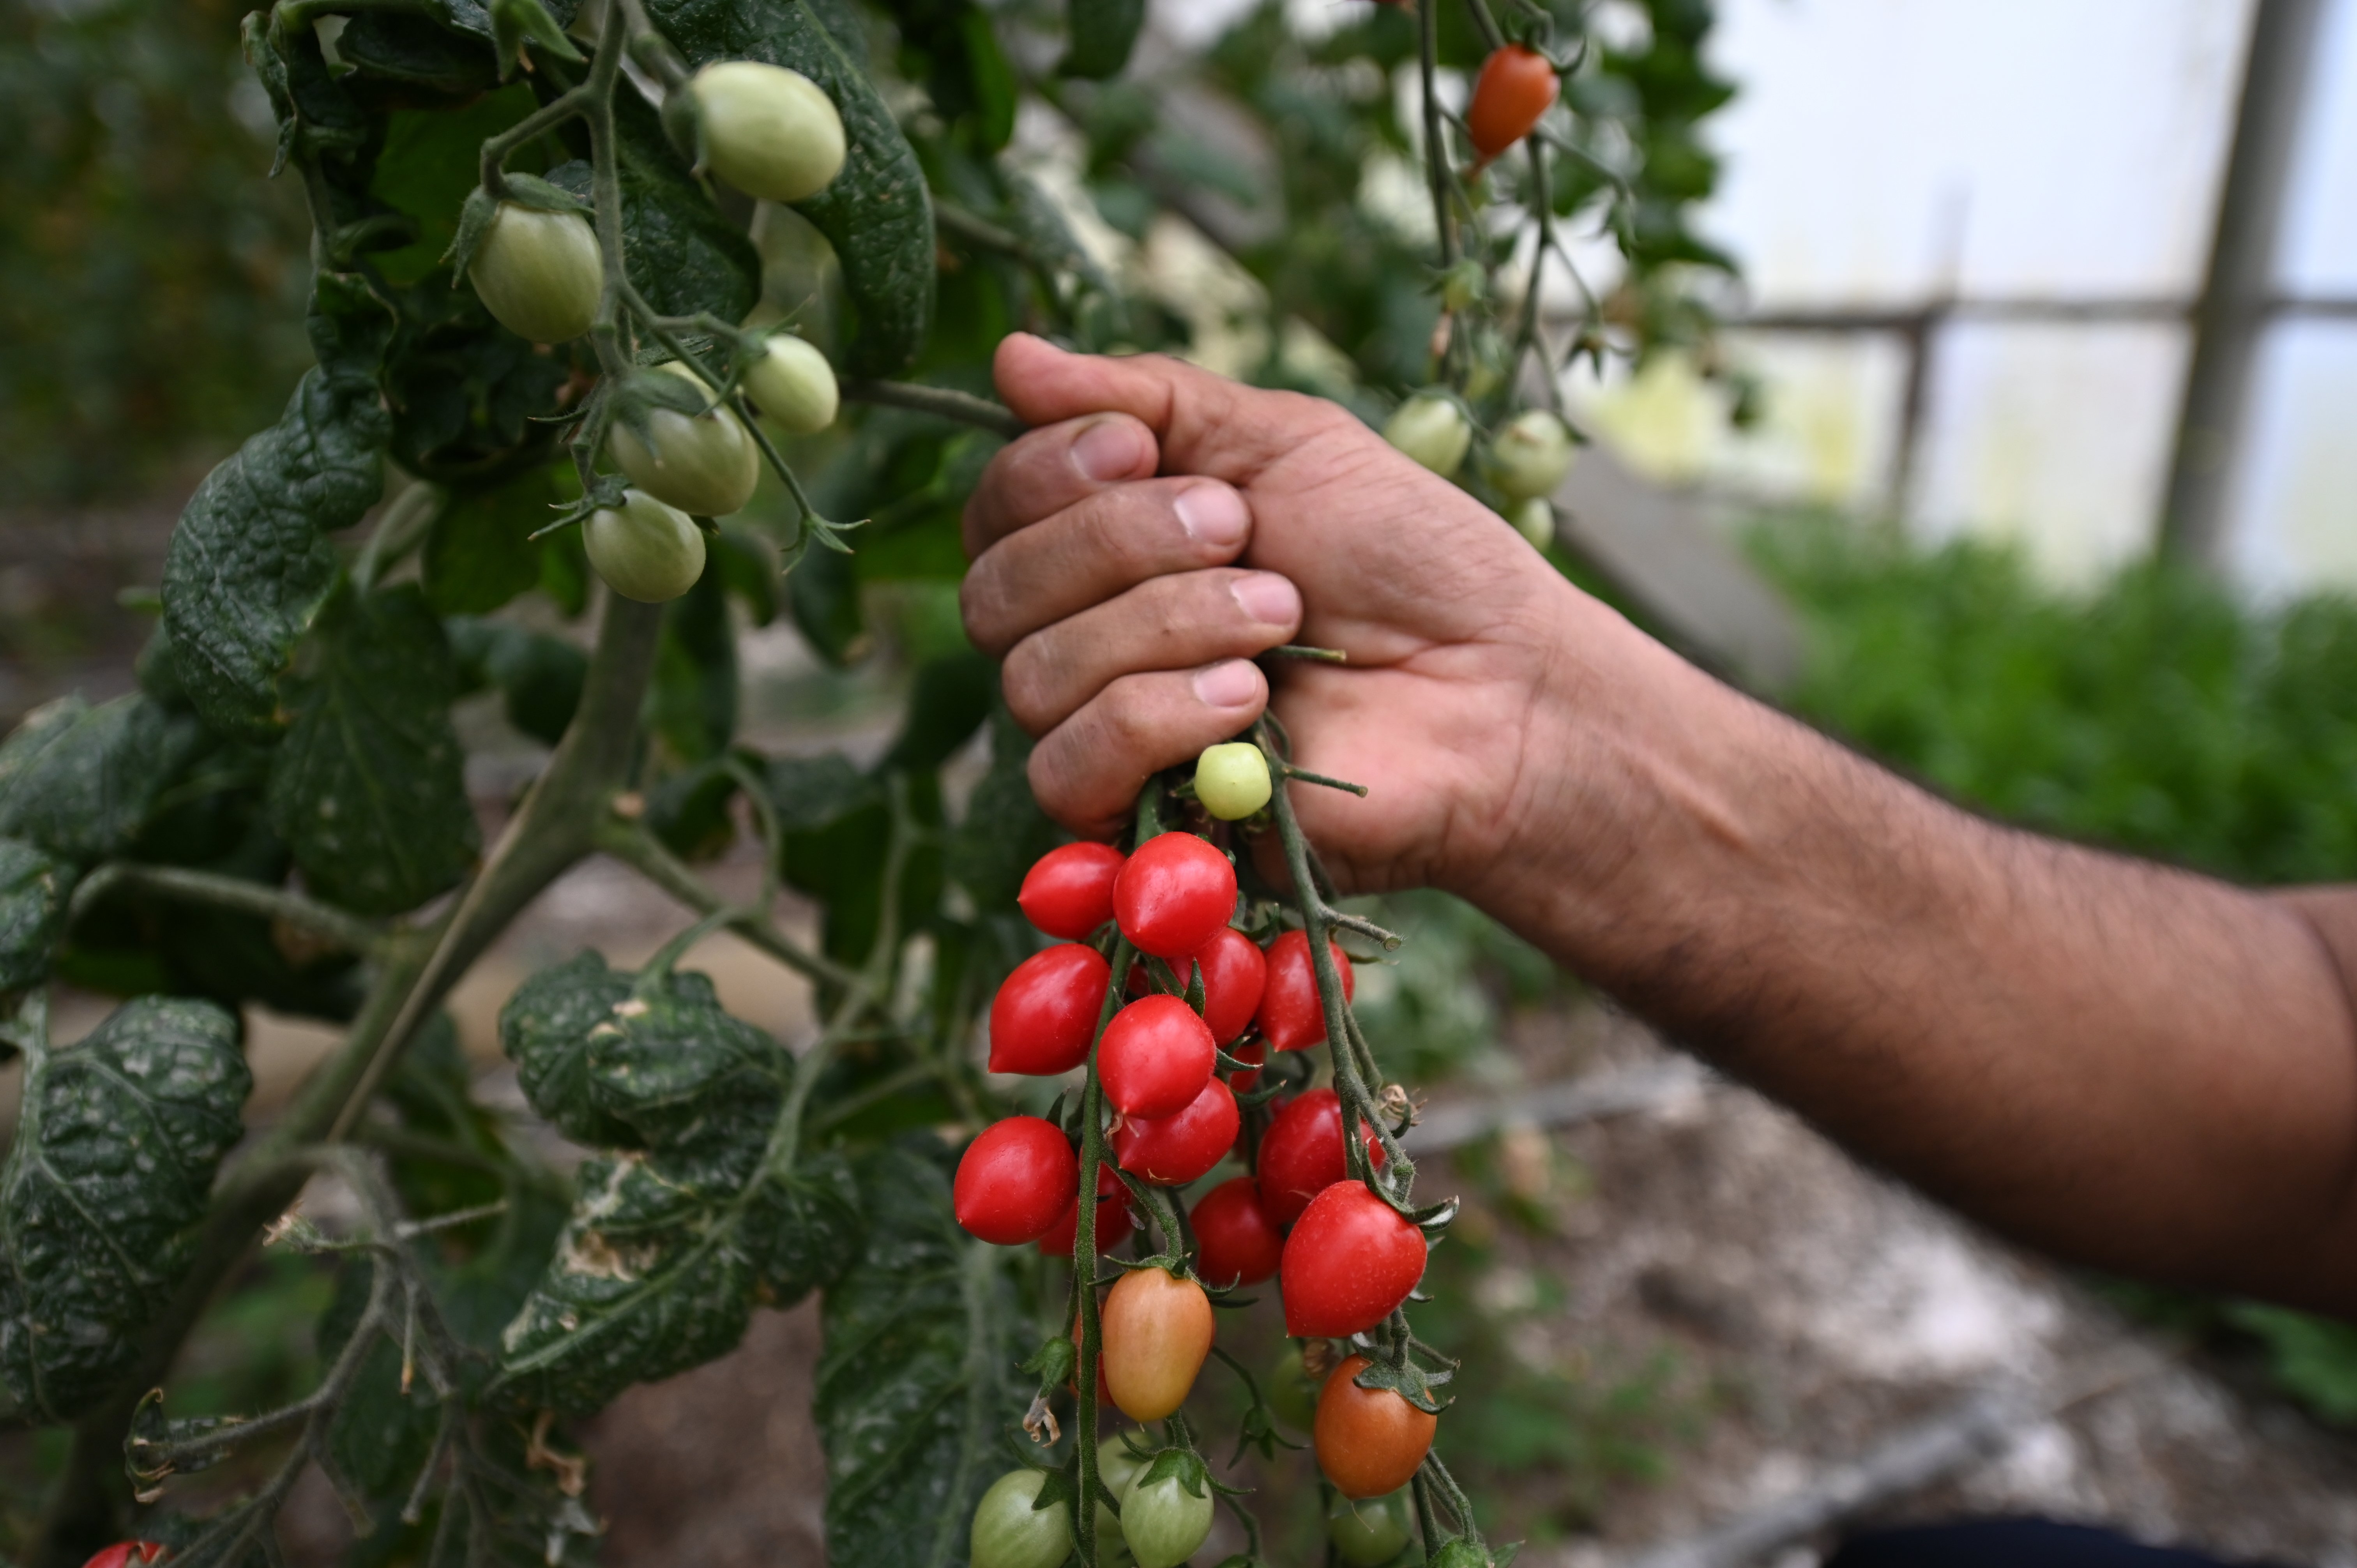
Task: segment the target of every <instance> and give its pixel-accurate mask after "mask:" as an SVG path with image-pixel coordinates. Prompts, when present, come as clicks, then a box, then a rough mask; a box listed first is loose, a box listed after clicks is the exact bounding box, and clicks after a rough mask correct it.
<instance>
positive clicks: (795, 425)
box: [745, 332, 842, 435]
mask: <svg viewBox="0 0 2357 1568" xmlns="http://www.w3.org/2000/svg"><path fill="white" fill-rule="evenodd" d="M745 391H746V392H748V394H750V395H751V397H752V399H753V404H754V406H755V407H757V408H759V410H760V411H761V414H762V417H764V418H766V419H768V420H769V421H770V422H771V423H772V424H776V425H777V426H778V428H780V430H784V431H786V432H788V433H790V434H791V435H815V434H816V433H818V432H819V431H822V430H824V429H825V428H826V427H827V426H828V425H830V424H834V411H835V410H836V409H837V408H838V407H840V406H841V399H842V394H841V393H840V392H838V391H837V390H836V388H835V384H834V366H832V365H830V364H828V363H827V362H826V356H825V355H824V354H822V353H820V352H819V351H818V350H817V349H814V348H813V347H812V346H811V345H810V344H809V343H807V342H805V341H804V340H803V339H802V338H797V337H795V336H794V335H793V334H792V333H791V332H780V333H779V334H778V335H777V336H775V337H774V338H770V341H769V345H768V352H766V353H764V354H763V355H762V356H761V357H760V358H759V359H758V360H754V361H753V363H752V364H751V366H750V367H748V369H747V370H746V371H745Z"/></svg>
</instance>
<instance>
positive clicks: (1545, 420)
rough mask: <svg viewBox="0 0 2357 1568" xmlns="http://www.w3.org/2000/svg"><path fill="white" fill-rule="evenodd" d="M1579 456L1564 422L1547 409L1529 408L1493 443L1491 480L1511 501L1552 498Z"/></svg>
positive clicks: (1513, 419)
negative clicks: (1572, 461) (1574, 458)
mask: <svg viewBox="0 0 2357 1568" xmlns="http://www.w3.org/2000/svg"><path fill="white" fill-rule="evenodd" d="M1577 455H1578V449H1577V447H1575V446H1573V445H1572V442H1571V432H1570V431H1569V430H1568V429H1567V428H1566V427H1565V425H1564V423H1563V421H1562V420H1560V419H1557V418H1556V417H1555V415H1554V414H1552V413H1548V412H1547V411H1546V410H1545V409H1543V408H1527V409H1524V410H1523V412H1522V413H1518V414H1516V415H1514V417H1513V418H1512V419H1511V420H1508V421H1507V422H1506V427H1505V428H1504V429H1503V430H1501V431H1500V432H1498V435H1497V438H1496V439H1495V440H1493V441H1491V443H1490V479H1491V483H1493V484H1495V485H1496V486H1497V487H1498V491H1499V493H1500V494H1501V495H1502V496H1504V497H1505V498H1506V499H1508V500H1517V501H1519V500H1529V499H1533V498H1534V497H1539V496H1551V495H1553V494H1555V489H1556V487H1558V486H1560V485H1561V484H1562V483H1563V477H1564V476H1565V475H1566V474H1568V473H1570V472H1571V460H1572V458H1573V457H1575V456H1577Z"/></svg>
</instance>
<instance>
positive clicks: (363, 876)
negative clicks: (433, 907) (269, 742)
mask: <svg viewBox="0 0 2357 1568" xmlns="http://www.w3.org/2000/svg"><path fill="white" fill-rule="evenodd" d="M307 652H308V653H309V655H310V660H308V664H307V668H306V669H305V670H304V671H302V672H301V674H300V676H299V677H298V678H297V679H296V681H295V682H292V685H293V691H292V693H291V702H290V705H291V706H292V708H293V710H294V723H293V725H292V726H291V727H290V728H289V729H288V731H287V734H286V740H285V745H284V746H281V747H280V748H279V752H278V756H277V757H276V759H275V760H274V763H273V764H272V767H271V770H270V789H269V796H268V806H269V812H270V823H271V826H272V827H273V828H274V830H276V832H277V833H278V834H279V836H280V837H281V838H283V839H285V841H286V844H287V847H288V848H290V849H291V850H293V851H294V854H295V864H296V865H299V866H301V867H302V869H303V875H304V877H305V878H306V879H307V881H308V882H309V883H310V885H311V888H312V890H313V891H314V892H316V893H317V894H318V895H319V896H320V897H323V898H325V899H327V900H328V902H329V903H333V904H340V905H342V906H343V907H345V908H349V909H353V910H357V911H358V912H360V913H361V914H365V915H397V914H400V913H402V912H403V911H404V910H408V909H414V908H416V907H417V906H418V905H420V904H423V903H424V902H425V900H426V899H428V898H431V897H434V896H435V895H436V894H437V893H441V892H445V891H447V889H449V888H450V887H453V886H457V882H458V879H459V878H460V877H462V876H464V875H466V874H467V869H468V866H470V865H473V864H474V859H475V853H476V850H477V849H478V847H479V843H480V831H479V829H478V828H477V826H476V824H475V813H474V810H473V808H472V807H471V806H469V805H468V800H467V783H466V778H465V774H464V771H463V768H464V762H465V757H464V755H463V754H462V753H461V751H460V749H459V746H458V736H457V731H456V730H455V729H453V728H452V727H451V724H450V703H451V702H452V700H453V699H454V698H455V696H456V695H457V671H456V670H455V669H454V668H453V666H452V663H451V659H450V648H449V644H448V643H447V641H446V640H445V639H444V638H443V635H442V623H441V622H440V621H439V620H437V619H436V618H435V616H434V612H433V611H432V610H431V609H429V608H427V607H426V604H425V595H424V594H423V593H421V592H420V591H419V590H418V589H417V588H416V587H415V586H414V585H403V586H401V587H397V588H386V589H380V590H378V591H377V592H375V593H371V594H367V595H361V594H356V593H353V592H351V591H350V590H349V589H347V590H345V591H344V592H342V593H340V594H339V596H337V597H336V599H335V601H334V602H333V604H332V605H330V606H329V607H328V610H327V611H326V612H325V613H324V614H323V615H322V617H321V619H320V624H319V627H318V629H317V635H316V636H315V637H314V638H313V639H312V641H311V643H310V645H309V647H308V649H307Z"/></svg>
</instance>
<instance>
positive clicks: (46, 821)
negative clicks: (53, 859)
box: [0, 693, 202, 865]
mask: <svg viewBox="0 0 2357 1568" xmlns="http://www.w3.org/2000/svg"><path fill="white" fill-rule="evenodd" d="M201 741H202V736H201V734H200V732H199V730H198V727H197V725H196V724H195V723H194V722H193V721H192V720H190V719H188V718H187V717H185V716H176V715H175V714H170V713H168V712H167V711H166V710H165V709H164V708H163V707H162V706H161V705H159V704H158V703H155V702H153V701H151V700H150V699H148V698H147V697H146V696H145V695H144V694H141V693H134V694H132V695H130V696H127V697H117V698H115V699H114V700H113V702H111V703H100V704H99V705H98V706H97V707H91V705H90V704H89V703H85V702H83V701H82V700H81V698H80V697H78V696H75V697H60V698H59V699H58V700H57V701H56V702H54V703H47V704H45V705H44V706H42V707H40V708H38V709H36V710H35V711H34V712H33V713H32V714H30V715H29V716H27V719H26V720H25V722H24V724H22V725H19V726H18V727H17V729H16V733H15V734H13V735H11V736H9V737H8V738H7V740H6V741H5V742H0V834H5V835H6V836H7V837H10V838H16V839H22V840H24V841H25V842H27V843H31V844H34V845H36V846H38V847H39V848H41V849H44V850H47V851H48V853H49V854H53V855H56V856H57V857H58V858H59V859H60V860H66V861H71V862H74V863H76V864H78V865H95V864H97V863H98V862H99V861H102V860H110V859H113V857H114V856H116V855H119V854H122V853H123V852H124V850H126V849H128V848H130V847H131V841H132V840H133V839H135V838H136V837H137V836H138V833H139V829H140V827H141V825H142V824H144V823H145V822H146V820H147V813H148V812H149V811H150V810H151V809H153V807H154V806H155V803H156V796H157V795H158V794H159V793H160V792H161V791H162V789H163V788H164V786H165V785H166V784H167V782H169V781H170V779H171V778H172V775H173V774H174V773H175V772H177V771H178V769H179V768H180V766H181V765H182V764H183V763H184V762H186V761H187V760H188V757H189V756H190V754H191V753H192V752H194V751H195V749H196V748H197V747H198V746H199V745H200V744H201Z"/></svg>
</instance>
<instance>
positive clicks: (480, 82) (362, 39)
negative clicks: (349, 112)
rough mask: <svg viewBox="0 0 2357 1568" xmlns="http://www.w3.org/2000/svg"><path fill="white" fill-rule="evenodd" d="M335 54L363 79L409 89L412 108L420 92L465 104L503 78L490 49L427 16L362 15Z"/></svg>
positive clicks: (401, 13)
mask: <svg viewBox="0 0 2357 1568" xmlns="http://www.w3.org/2000/svg"><path fill="white" fill-rule="evenodd" d="M336 53H337V54H338V55H339V56H340V57H341V58H342V59H343V62H344V63H345V64H346V65H348V66H350V67H352V68H353V69H355V70H358V71H359V72H360V73H361V75H362V76H364V77H372V78H374V79H376V80H378V81H389V82H398V83H399V84H400V85H402V86H403V87H404V88H407V89H410V90H411V91H409V92H408V93H405V94H404V103H406V104H410V105H414V103H415V102H417V101H418V97H419V95H420V93H421V92H424V93H432V94H434V95H435V96H436V97H439V98H446V99H452V100H465V99H468V98H472V97H473V96H474V95H475V94H477V93H479V92H481V91H486V90H487V89H489V88H490V87H491V86H493V85H494V84H495V83H496V82H497V81H498V79H499V72H498V71H497V70H496V69H495V67H494V61H493V59H492V56H491V53H490V50H489V49H486V48H483V46H482V44H481V43H480V42H479V41H477V40H475V39H473V38H461V37H459V36H458V35H457V34H455V33H453V32H451V31H450V30H449V29H448V28H447V27H440V26H437V25H436V23H434V22H432V21H430V20H428V19H427V18H426V17H425V16H419V15H416V14H414V13H412V12H407V11H384V10H370V11H362V12H361V13H359V14H358V15H357V16H353V17H352V18H351V21H350V24H349V25H348V26H347V27H345V28H344V30H343V32H342V33H341V34H339V36H338V37H337V39H336Z"/></svg>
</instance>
